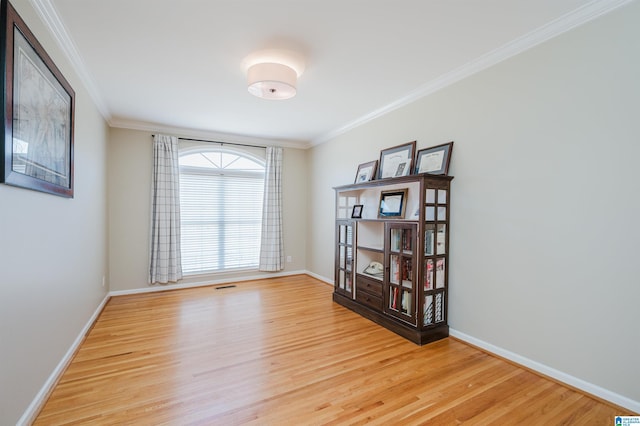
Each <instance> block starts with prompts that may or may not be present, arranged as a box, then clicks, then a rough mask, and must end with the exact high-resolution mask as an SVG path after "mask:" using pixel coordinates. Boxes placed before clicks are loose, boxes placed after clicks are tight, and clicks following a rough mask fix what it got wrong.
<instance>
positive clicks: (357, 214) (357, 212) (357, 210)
mask: <svg viewBox="0 0 640 426" xmlns="http://www.w3.org/2000/svg"><path fill="white" fill-rule="evenodd" d="M363 207H364V205H362V204H356V205H355V206H353V210H352V211H351V218H352V219H361V218H362V208H363Z"/></svg>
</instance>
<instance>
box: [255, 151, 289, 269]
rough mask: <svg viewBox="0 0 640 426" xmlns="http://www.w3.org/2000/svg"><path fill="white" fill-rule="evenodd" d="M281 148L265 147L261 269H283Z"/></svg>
mask: <svg viewBox="0 0 640 426" xmlns="http://www.w3.org/2000/svg"><path fill="white" fill-rule="evenodd" d="M282 151H283V150H282V148H277V147H267V164H266V167H265V173H264V199H263V207H262V235H261V241H260V265H259V269H260V270H261V271H269V272H273V271H281V270H283V269H284V243H283V238H282Z"/></svg>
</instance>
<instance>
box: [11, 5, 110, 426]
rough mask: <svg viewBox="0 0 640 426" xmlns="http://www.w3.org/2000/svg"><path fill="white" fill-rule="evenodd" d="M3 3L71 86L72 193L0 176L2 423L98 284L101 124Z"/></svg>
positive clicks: (81, 318)
mask: <svg viewBox="0 0 640 426" xmlns="http://www.w3.org/2000/svg"><path fill="white" fill-rule="evenodd" d="M11 3H12V4H13V5H14V7H15V8H16V10H17V11H18V13H19V14H20V15H21V16H22V18H23V19H24V20H25V21H26V23H27V25H29V27H30V29H31V30H32V31H33V33H34V34H35V35H36V37H37V38H38V40H39V41H40V43H41V44H42V45H43V46H44V48H45V50H46V51H47V52H48V54H49V55H50V56H51V57H52V58H53V60H54V62H55V63H56V65H57V66H58V68H59V69H60V70H61V71H62V74H63V75H64V76H65V78H66V79H67V80H68V81H69V83H70V84H71V86H72V87H73V89H74V91H75V93H76V108H75V197H74V198H73V199H66V198H61V197H57V196H54V195H49V194H44V193H41V192H36V191H30V190H26V189H22V188H15V187H10V186H7V185H2V184H0V424H2V425H11V424H15V423H16V422H17V421H18V419H19V418H20V417H21V416H22V414H23V413H24V412H25V410H26V409H27V407H28V406H29V404H30V403H31V402H32V401H33V400H34V398H35V396H36V394H37V393H38V392H39V391H40V390H41V388H42V386H43V385H44V383H45V382H46V381H47V379H48V378H49V376H50V375H51V374H52V372H53V371H54V369H55V368H56V366H57V365H58V363H59V362H60V361H61V360H62V359H63V357H64V355H65V353H66V352H67V350H68V349H69V348H70V347H71V345H72V343H73V342H74V340H75V339H76V338H77V337H78V336H79V334H80V332H81V331H82V329H83V327H84V326H85V325H86V323H87V321H88V320H89V319H90V318H91V316H92V314H93V313H94V312H95V310H96V308H97V307H98V306H99V305H100V302H102V300H103V299H104V296H105V295H106V291H107V288H103V287H102V277H103V275H106V274H107V250H106V247H107V232H106V229H107V219H106V214H107V202H106V190H107V188H106V146H107V126H106V123H105V122H104V120H103V119H102V117H101V116H100V114H99V112H98V111H97V109H96V107H95V106H94V104H93V103H92V101H91V100H90V98H89V95H88V94H87V92H86V90H85V88H84V87H83V85H82V83H81V81H80V80H79V78H78V77H77V75H76V74H75V73H74V71H73V68H72V67H71V65H70V64H69V63H68V61H67V60H66V57H65V56H64V55H63V54H62V53H61V51H60V50H59V49H58V46H57V44H56V43H55V42H54V41H53V39H52V38H51V36H50V34H49V33H48V31H47V30H46V29H45V27H44V25H43V24H42V23H41V21H40V20H39V18H38V16H37V14H36V13H35V12H34V10H33V9H32V8H31V6H30V3H29V2H28V0H13V1H12V2H11ZM3 43H4V38H3Z"/></svg>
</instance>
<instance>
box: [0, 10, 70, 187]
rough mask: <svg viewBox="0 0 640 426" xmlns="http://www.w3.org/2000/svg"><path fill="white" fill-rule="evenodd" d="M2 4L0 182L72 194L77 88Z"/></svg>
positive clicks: (20, 22)
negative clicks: (3, 100)
mask: <svg viewBox="0 0 640 426" xmlns="http://www.w3.org/2000/svg"><path fill="white" fill-rule="evenodd" d="M0 7H1V8H2V10H1V13H0V15H1V16H2V17H3V21H4V22H3V23H4V27H3V28H1V29H0V31H3V34H4V35H5V37H4V39H5V40H3V41H2V43H4V46H2V49H3V52H4V53H3V57H2V73H3V76H4V79H3V81H4V84H3V89H4V93H5V102H4V104H3V106H2V110H3V120H4V123H5V129H4V132H2V134H1V135H0V151H1V152H2V156H3V157H2V160H0V182H2V183H5V184H7V185H12V186H17V187H21V188H26V189H32V190H36V191H40V192H46V193H49V194H53V195H58V196H61V197H66V198H73V183H74V182H73V181H74V178H73V167H74V165H73V132H74V129H73V127H74V107H75V92H74V91H73V88H72V87H71V85H70V84H69V82H68V81H67V80H66V79H65V78H64V76H63V75H62V72H60V70H59V69H58V67H56V65H55V63H54V62H53V60H52V59H51V57H50V56H49V55H48V54H47V52H46V51H45V50H44V47H42V45H41V44H40V43H39V42H38V40H37V39H36V37H35V35H34V34H33V33H32V32H31V30H30V29H29V27H28V26H27V24H26V23H25V22H24V21H23V20H22V18H21V17H20V15H19V14H18V12H17V11H16V10H15V9H14V8H13V6H12V5H11V4H10V3H9V2H8V1H7V0H2V2H1V6H0Z"/></svg>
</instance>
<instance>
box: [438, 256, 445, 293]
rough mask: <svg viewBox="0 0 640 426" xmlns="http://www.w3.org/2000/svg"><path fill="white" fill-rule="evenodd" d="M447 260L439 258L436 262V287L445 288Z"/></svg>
mask: <svg viewBox="0 0 640 426" xmlns="http://www.w3.org/2000/svg"><path fill="white" fill-rule="evenodd" d="M444 262H445V260H444V258H443V259H438V261H437V262H436V288H444V273H445V266H446V265H445V263H444Z"/></svg>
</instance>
